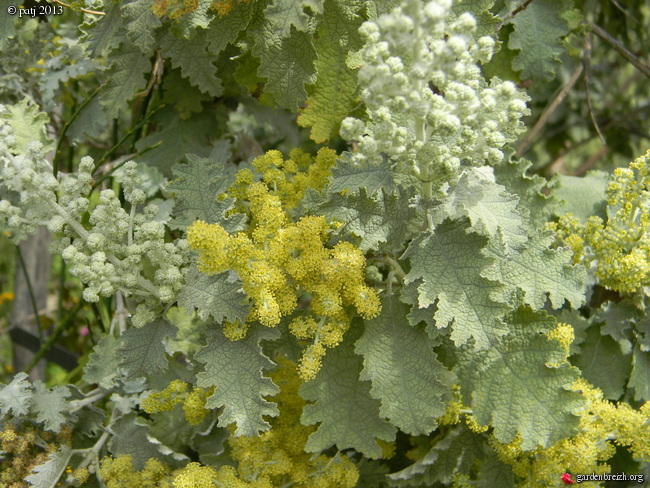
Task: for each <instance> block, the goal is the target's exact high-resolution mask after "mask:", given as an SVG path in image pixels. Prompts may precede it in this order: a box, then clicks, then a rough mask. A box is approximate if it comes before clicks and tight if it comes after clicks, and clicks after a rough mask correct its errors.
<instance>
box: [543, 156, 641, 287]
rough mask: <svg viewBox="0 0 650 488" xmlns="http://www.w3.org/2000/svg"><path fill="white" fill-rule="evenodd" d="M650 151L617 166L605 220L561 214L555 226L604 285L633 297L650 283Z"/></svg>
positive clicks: (610, 184)
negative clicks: (624, 164) (622, 165)
mask: <svg viewBox="0 0 650 488" xmlns="http://www.w3.org/2000/svg"><path fill="white" fill-rule="evenodd" d="M649 176H650V151H648V152H647V153H646V154H645V155H644V156H641V157H639V158H637V159H636V160H634V161H633V162H632V163H631V164H630V166H629V168H617V169H616V170H615V171H614V174H613V175H612V177H611V178H610V182H609V184H608V186H607V190H606V201H607V221H606V222H604V221H603V219H601V218H600V217H598V216H591V217H589V218H588V219H587V221H586V222H584V223H583V222H580V221H579V220H578V219H576V218H575V217H574V216H573V215H571V214H568V215H565V216H562V217H561V218H560V220H559V222H558V223H557V225H554V226H553V227H554V229H555V230H557V233H558V236H559V237H560V238H561V239H562V240H563V241H564V242H565V243H566V244H567V245H569V246H570V247H571V248H572V249H573V252H574V261H575V262H579V261H584V262H585V263H586V264H588V265H589V266H590V267H593V268H595V275H596V277H597V278H598V279H599V280H600V283H601V284H602V285H603V286H605V287H607V288H610V289H612V290H617V291H620V292H624V293H634V292H635V291H637V290H639V289H640V288H642V287H644V286H648V285H649V284H650V177H649Z"/></svg>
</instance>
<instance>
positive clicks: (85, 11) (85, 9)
mask: <svg viewBox="0 0 650 488" xmlns="http://www.w3.org/2000/svg"><path fill="white" fill-rule="evenodd" d="M52 1H53V2H54V3H58V4H59V5H62V6H63V7H67V8H69V9H72V6H71V5H68V4H67V3H63V2H62V1H61V0H52ZM72 10H74V9H72ZM79 10H81V11H82V12H83V13H85V14H91V15H106V13H105V12H98V11H97V10H88V9H87V8H80V9H79Z"/></svg>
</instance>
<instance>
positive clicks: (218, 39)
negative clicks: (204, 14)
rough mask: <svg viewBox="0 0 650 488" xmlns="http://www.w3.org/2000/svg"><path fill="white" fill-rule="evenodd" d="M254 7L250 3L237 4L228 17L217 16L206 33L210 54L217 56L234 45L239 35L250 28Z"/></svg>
mask: <svg viewBox="0 0 650 488" xmlns="http://www.w3.org/2000/svg"><path fill="white" fill-rule="evenodd" d="M254 7H255V6H254V5H251V4H250V3H245V2H236V3H235V4H234V5H233V7H232V10H231V11H230V13H229V14H228V15H225V16H219V15H217V16H216V17H215V18H214V20H212V22H211V23H210V28H209V29H208V30H207V31H206V32H205V33H204V35H205V40H206V43H207V46H208V52H210V53H211V54H213V55H214V56H216V55H218V54H219V53H220V52H221V51H223V50H224V49H225V47H226V46H227V45H228V44H232V43H234V42H235V41H236V40H237V36H238V35H239V33H240V32H241V31H243V30H244V29H246V27H247V26H248V23H249V22H250V20H251V17H252V14H253V9H254Z"/></svg>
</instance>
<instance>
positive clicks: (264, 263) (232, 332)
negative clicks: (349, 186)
mask: <svg viewBox="0 0 650 488" xmlns="http://www.w3.org/2000/svg"><path fill="white" fill-rule="evenodd" d="M333 158H334V154H333V152H332V151H330V150H323V149H321V151H319V153H318V155H317V156H316V158H315V162H314V164H313V165H312V166H310V167H309V170H308V171H307V172H306V173H305V172H300V171H299V169H300V168H301V167H302V166H304V165H305V164H308V163H309V162H310V161H311V157H309V156H307V155H304V154H303V153H301V152H297V151H292V156H291V158H290V159H289V160H288V161H284V160H283V159H282V155H281V154H280V153H279V152H278V151H269V152H268V153H267V154H266V155H264V156H261V157H259V158H257V159H256V160H255V161H254V162H253V166H254V167H255V168H256V170H257V171H259V172H260V173H262V174H263V179H264V181H263V182H260V181H258V182H254V181H253V180H254V175H253V173H252V172H251V171H249V170H242V171H240V172H239V173H238V175H237V178H236V182H235V184H234V185H233V186H232V187H231V189H230V192H231V194H232V196H234V197H235V198H236V199H237V201H238V205H239V208H247V209H248V212H249V215H250V218H249V222H250V226H249V230H248V231H247V232H238V233H237V234H235V235H230V234H229V233H228V232H227V231H226V230H225V229H224V228H223V227H222V226H221V225H219V224H207V223H205V222H202V221H197V222H194V223H193V224H192V225H191V226H190V227H189V228H188V229H187V240H188V243H189V246H190V248H191V249H193V250H195V251H199V253H200V255H199V269H200V270H201V271H203V272H204V273H207V274H214V273H221V272H224V271H227V270H234V271H235V272H237V274H238V276H239V278H240V279H241V280H242V282H243V289H244V292H245V293H246V295H248V296H249V297H250V298H251V300H252V303H253V307H252V309H251V312H250V314H249V316H248V317H247V320H246V322H247V323H246V324H242V323H239V322H234V323H231V322H227V323H225V324H224V332H225V334H226V335H227V336H228V337H229V338H230V339H232V340H237V339H240V338H242V337H244V336H245V334H246V332H247V329H248V324H249V323H250V322H253V321H259V322H260V323H262V324H263V325H266V326H268V327H275V326H277V325H278V324H279V323H280V319H281V317H283V316H288V315H290V314H292V313H293V312H294V311H295V310H296V308H297V304H298V300H299V299H300V298H304V297H305V296H309V297H311V312H312V313H311V314H310V315H305V316H301V317H298V318H295V319H294V320H293V321H292V322H291V325H290V330H291V332H292V333H293V334H294V335H296V336H297V337H298V338H300V339H303V340H307V339H313V341H314V342H313V344H312V345H310V346H309V347H308V348H307V350H306V351H305V355H304V357H303V359H302V360H301V365H300V371H301V376H302V377H303V379H311V378H313V377H314V376H315V375H316V373H317V372H318V370H319V368H320V363H321V358H322V356H323V355H324V353H325V350H326V348H327V347H334V346H336V345H338V344H339V343H340V342H341V340H342V338H343V334H344V333H345V331H346V330H347V329H348V328H349V325H350V318H349V317H348V314H347V313H346V311H345V307H348V306H354V307H355V308H356V310H357V312H358V313H359V314H360V315H361V316H362V317H364V318H372V317H375V316H377V315H378V314H379V312H380V309H381V307H380V302H379V296H378V295H377V292H376V291H375V290H374V289H372V288H370V287H368V286H367V285H366V284H365V281H364V276H365V264H366V261H365V257H364V255H363V253H362V252H361V251H360V250H359V249H358V248H356V247H355V246H353V245H352V244H350V243H348V242H340V243H338V244H336V245H335V246H334V247H333V248H331V249H330V248H328V247H326V245H325V244H326V243H327V240H328V235H329V226H328V224H327V222H326V221H325V219H324V218H323V217H315V216H306V217H303V218H301V219H300V220H299V221H298V222H296V223H293V222H291V220H290V218H289V215H288V214H287V212H286V210H285V209H286V208H287V207H290V206H292V205H295V204H296V203H297V201H299V199H300V198H301V196H302V194H304V190H305V188H307V187H309V186H312V187H316V188H319V187H320V185H324V184H325V181H326V180H327V175H328V174H329V166H330V165H331V164H333ZM287 175H289V176H287ZM297 195H299V196H300V198H298V196H297Z"/></svg>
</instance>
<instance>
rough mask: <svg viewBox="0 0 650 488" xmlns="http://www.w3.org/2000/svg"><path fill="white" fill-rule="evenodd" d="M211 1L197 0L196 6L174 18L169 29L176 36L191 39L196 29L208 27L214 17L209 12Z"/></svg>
mask: <svg viewBox="0 0 650 488" xmlns="http://www.w3.org/2000/svg"><path fill="white" fill-rule="evenodd" d="M213 3H214V2H213V0H198V2H197V3H196V8H195V9H194V10H192V11H191V12H188V13H186V14H185V15H181V16H180V17H179V18H178V19H175V20H174V22H173V23H172V25H171V29H170V30H171V31H172V32H173V33H174V35H175V36H176V37H180V38H183V39H191V38H192V37H193V36H194V35H195V33H196V30H197V29H201V30H203V29H208V27H209V26H210V22H211V21H212V19H213V18H214V17H215V16H214V15H213V13H212V12H211V7H212V4H213Z"/></svg>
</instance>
